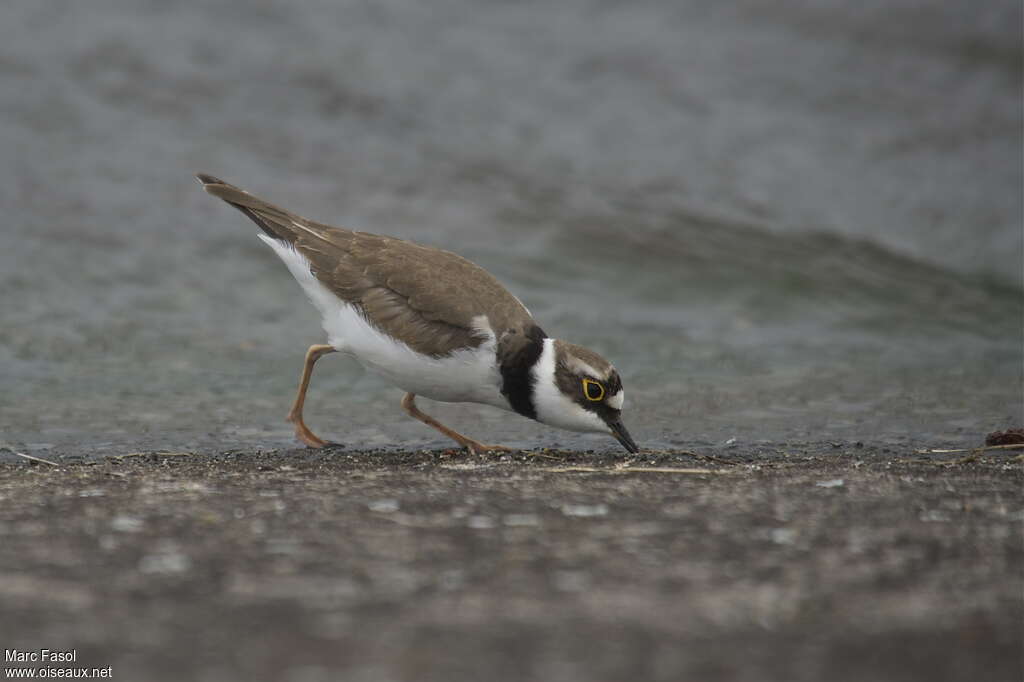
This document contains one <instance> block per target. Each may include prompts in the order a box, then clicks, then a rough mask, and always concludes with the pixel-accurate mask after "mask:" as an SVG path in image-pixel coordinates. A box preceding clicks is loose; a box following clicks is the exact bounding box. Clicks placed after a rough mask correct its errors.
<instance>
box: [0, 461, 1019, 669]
mask: <svg viewBox="0 0 1024 682" xmlns="http://www.w3.org/2000/svg"><path fill="white" fill-rule="evenodd" d="M1015 454H1016V453H1006V452H986V453H984V454H983V456H982V457H981V458H979V459H978V460H977V461H974V462H970V463H965V464H959V465H954V466H942V465H941V463H940V459H941V458H945V459H946V460H951V459H953V458H955V457H956V456H957V455H922V454H920V453H917V452H916V451H915V446H914V445H907V446H905V447H899V448H893V447H889V446H883V445H880V444H879V445H872V444H870V443H868V444H860V443H852V442H843V443H827V442H826V443H821V442H801V443H766V444H760V445H741V446H736V447H724V446H723V447H717V448H704V449H702V450H701V456H699V457H695V456H692V455H690V454H687V453H685V452H682V451H676V452H665V453H659V454H654V455H646V456H642V457H640V458H629V457H627V456H625V455H620V454H618V453H611V452H604V453H601V452H597V453H594V452H591V453H577V454H572V453H562V452H553V451H541V452H534V453H516V454H513V455H506V456H497V455H491V456H482V457H471V456H468V455H465V454H462V453H457V452H452V451H436V450H435V451H418V452H403V451H375V452H353V451H348V450H343V449H334V450H328V451H322V452H313V451H309V450H299V449H296V450H280V451H232V452H192V453H163V454H159V453H143V454H139V455H135V456H126V457H119V458H117V457H106V458H98V459H97V458H90V457H87V456H73V455H64V456H61V455H59V454H54V455H52V458H53V459H54V460H55V461H56V463H57V464H58V466H49V465H45V464H32V463H27V462H25V461H23V460H20V459H17V458H15V457H13V456H11V455H9V454H5V455H3V456H2V457H0V500H2V504H0V546H2V547H3V551H2V552H0V605H2V612H3V614H4V618H2V619H0V640H2V641H3V642H4V643H5V644H4V645H5V647H8V648H14V647H17V648H22V649H28V650H39V649H42V648H49V649H75V650H76V652H77V660H76V662H75V664H74V665H75V666H88V667H97V668H103V667H106V666H110V667H111V670H112V673H113V679H116V680H242V679H245V680H285V681H289V680H294V681H297V682H310V681H317V680H339V679H344V680H426V681H432V680H438V681H441V680H445V681H450V680H482V679H488V680H566V681H568V680H628V679H632V680H640V679H642V680H680V679H700V680H737V679H744V680H825V679H828V680H851V681H852V680H922V679H928V680H970V679H974V680H987V681H993V682H994V681H999V680H1019V679H1021V674H1022V664H1021V661H1022V657H1021V642H1022V640H1024V617H1022V616H1024V610H1022V599H1021V598H1022V574H1021V566H1022V559H1024V551H1022V532H1021V531H1022V522H1024V501H1022V495H1021V489H1022V483H1024V471H1022V467H1021V464H1020V462H1019V461H1017V460H1014V456H1015ZM6 665H7V666H8V667H10V666H11V665H12V664H10V663H8V664H6Z"/></svg>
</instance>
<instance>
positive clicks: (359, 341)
mask: <svg viewBox="0 0 1024 682" xmlns="http://www.w3.org/2000/svg"><path fill="white" fill-rule="evenodd" d="M259 238H260V239H262V240H263V241H264V242H265V243H266V244H267V245H268V246H270V248H272V249H273V250H274V252H275V253H276V254H277V255H278V256H279V257H280V258H281V260H282V261H284V264H285V265H287V266H288V270H290V271H291V273H292V276H293V277H294V278H295V280H296V281H297V282H298V283H299V285H300V286H301V287H302V289H303V291H305V292H306V296H308V297H309V300H310V301H312V303H313V305H314V306H316V308H317V310H319V311H320V314H321V315H322V316H323V326H324V331H326V332H327V342H328V343H329V344H331V345H332V346H334V347H335V348H337V349H338V350H339V351H341V352H343V353H347V354H349V355H352V356H353V357H355V358H356V359H357V360H359V362H360V363H361V364H362V365H363V366H364V367H366V368H367V369H369V370H371V371H373V372H375V373H377V374H380V375H381V376H383V377H384V378H385V379H387V380H388V381H390V382H391V383H393V384H394V385H395V386H398V387H399V388H401V389H403V390H405V391H409V392H410V393H415V394H416V395H421V396H423V397H424V398H430V399H431V400H439V401H442V402H472V403H483V404H485V405H493V406H495V407H500V408H503V409H506V410H509V409H511V407H510V406H509V404H508V401H507V400H506V399H505V398H504V397H503V396H502V395H501V391H500V386H501V374H500V373H499V371H498V367H497V364H496V362H495V354H494V347H495V338H494V332H493V330H492V329H491V327H490V325H489V324H488V322H487V318H486V317H485V316H483V315H480V316H478V317H476V318H475V319H474V320H473V322H474V325H475V326H476V328H477V331H478V332H479V333H480V335H481V336H482V337H483V338H484V339H485V341H484V342H483V343H482V344H480V345H479V346H477V347H476V348H466V349H462V350H457V351H455V352H454V353H452V354H450V355H447V356H445V357H442V358H431V357H428V356H425V355H421V354H420V353H417V352H416V351H414V350H412V349H411V348H409V346H407V345H405V344H404V343H402V342H401V341H398V340H397V339H394V338H392V337H391V336H388V335H387V334H384V333H383V332H381V331H380V330H378V329H376V328H375V327H373V325H371V324H370V323H369V322H367V321H366V319H364V318H363V316H362V315H360V314H359V312H358V311H357V310H356V308H355V307H353V306H352V305H350V304H349V303H346V302H345V301H343V300H341V299H339V298H338V297H337V296H335V295H334V294H332V293H331V292H330V290H328V289H327V287H325V286H324V285H323V284H321V283H320V281H319V280H317V278H316V277H314V276H313V273H312V272H310V269H309V261H308V260H306V258H305V257H304V256H303V255H302V254H300V253H299V252H297V251H296V250H295V249H293V248H292V247H291V245H289V244H287V243H285V242H281V241H278V240H276V239H271V238H270V237H267V236H266V235H262V234H261V235H259Z"/></svg>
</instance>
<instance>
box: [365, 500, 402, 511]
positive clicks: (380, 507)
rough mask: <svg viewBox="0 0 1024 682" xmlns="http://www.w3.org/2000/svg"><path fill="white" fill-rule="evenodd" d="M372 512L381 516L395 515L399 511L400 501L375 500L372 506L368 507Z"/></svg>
mask: <svg viewBox="0 0 1024 682" xmlns="http://www.w3.org/2000/svg"><path fill="white" fill-rule="evenodd" d="M366 506H367V507H368V508H369V510H370V511H372V512H377V513H379V514H393V513H395V512H396V511H398V506H399V505H398V500H392V499H387V500H374V501H373V502H371V503H370V504H368V505H366Z"/></svg>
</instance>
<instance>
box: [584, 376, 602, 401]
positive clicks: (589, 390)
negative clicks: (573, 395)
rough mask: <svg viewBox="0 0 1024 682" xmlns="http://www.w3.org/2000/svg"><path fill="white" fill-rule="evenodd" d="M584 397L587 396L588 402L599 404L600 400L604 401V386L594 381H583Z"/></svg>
mask: <svg viewBox="0 0 1024 682" xmlns="http://www.w3.org/2000/svg"><path fill="white" fill-rule="evenodd" d="M583 395H585V396H587V400H590V401H593V402H595V403H596V402H597V401H598V400H604V386H602V385H601V384H599V383H598V382H596V381H593V380H592V379H584V380H583Z"/></svg>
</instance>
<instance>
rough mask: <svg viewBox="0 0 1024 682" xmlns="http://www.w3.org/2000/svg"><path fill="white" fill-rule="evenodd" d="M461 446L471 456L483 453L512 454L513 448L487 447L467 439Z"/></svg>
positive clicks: (485, 444)
mask: <svg viewBox="0 0 1024 682" xmlns="http://www.w3.org/2000/svg"><path fill="white" fill-rule="evenodd" d="M462 445H463V447H465V448H466V450H468V451H469V454H471V455H479V454H482V453H484V452H513V448H509V447H505V446H504V445H488V444H487V443H481V442H479V441H475V440H469V439H467V440H466V442H465V443H463V444H462Z"/></svg>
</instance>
